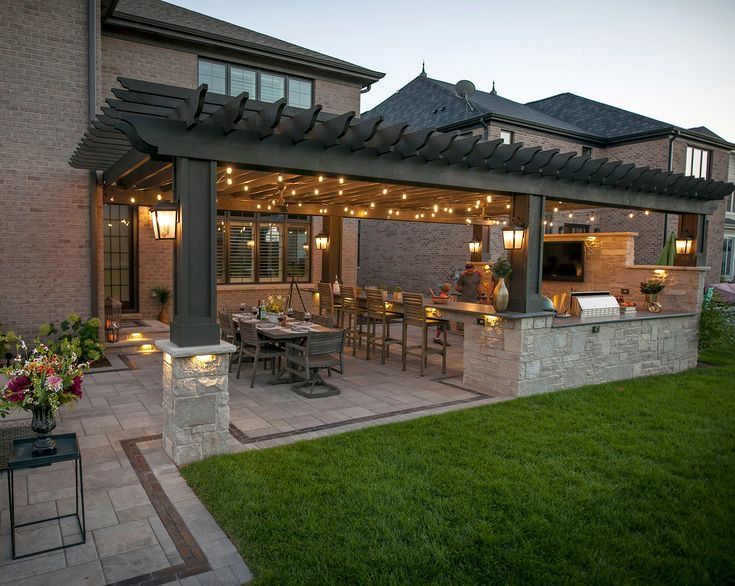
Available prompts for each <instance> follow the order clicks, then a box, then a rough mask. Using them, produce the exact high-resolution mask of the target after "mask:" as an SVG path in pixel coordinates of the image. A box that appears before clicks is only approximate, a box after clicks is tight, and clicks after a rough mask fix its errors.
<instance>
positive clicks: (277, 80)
mask: <svg viewBox="0 0 735 586" xmlns="http://www.w3.org/2000/svg"><path fill="white" fill-rule="evenodd" d="M199 83H200V84H202V83H206V84H207V86H208V87H209V90H210V91H212V92H214V93H217V94H226V95H228V96H236V95H238V94H240V93H242V92H248V95H249V96H250V98H251V99H254V100H261V101H263V102H275V101H276V100H280V99H281V98H286V101H287V103H288V105H289V106H295V107H296V108H310V107H311V105H312V103H313V99H312V94H313V83H312V81H311V80H309V79H302V78H299V77H292V76H290V75H284V74H280V73H273V72H270V71H262V70H260V69H254V68H250V67H243V66H241V65H235V64H234V63H223V62H222V61H210V60H209V59H199Z"/></svg>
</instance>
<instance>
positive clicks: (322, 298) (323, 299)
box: [317, 283, 334, 313]
mask: <svg viewBox="0 0 735 586" xmlns="http://www.w3.org/2000/svg"><path fill="white" fill-rule="evenodd" d="M317 291H319V313H321V312H322V310H323V309H324V310H326V311H328V312H329V313H331V312H333V311H334V294H333V293H332V285H330V284H329V283H317Z"/></svg>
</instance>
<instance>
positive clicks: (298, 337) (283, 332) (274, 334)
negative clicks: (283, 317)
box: [232, 313, 336, 385]
mask: <svg viewBox="0 0 735 586" xmlns="http://www.w3.org/2000/svg"><path fill="white" fill-rule="evenodd" d="M232 318H233V320H234V322H235V324H236V325H238V326H239V322H240V321H241V320H242V321H245V322H250V323H255V324H256V325H255V327H256V329H257V330H258V335H259V336H261V337H263V338H268V339H269V340H271V341H273V342H277V343H281V344H286V343H289V342H291V343H302V342H303V341H304V340H305V338H306V337H307V336H308V335H309V332H334V331H336V330H335V328H330V327H327V326H323V325H320V324H315V323H310V324H309V325H308V328H309V329H308V331H304V330H303V329H302V328H303V326H304V325H305V323H306V322H304V321H301V320H294V319H291V318H289V319H288V320H287V321H286V324H284V325H280V324H274V323H272V322H270V321H267V320H261V319H257V318H255V317H254V316H253V315H252V314H251V313H233V314H232ZM293 326H297V327H298V326H302V328H298V329H296V330H294V328H293ZM279 362H280V361H279ZM285 374H286V365H285V362H284V364H283V365H280V364H279V367H278V370H277V372H276V375H275V376H274V377H272V378H271V379H269V380H267V381H266V382H267V384H269V385H280V384H283V383H285V382H287V381H286V380H284V376H285Z"/></svg>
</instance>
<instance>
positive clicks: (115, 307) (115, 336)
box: [105, 297, 122, 343]
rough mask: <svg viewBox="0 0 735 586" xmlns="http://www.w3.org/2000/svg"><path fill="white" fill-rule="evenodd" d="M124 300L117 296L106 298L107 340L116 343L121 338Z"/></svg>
mask: <svg viewBox="0 0 735 586" xmlns="http://www.w3.org/2000/svg"><path fill="white" fill-rule="evenodd" d="M121 323H122V302H121V301H120V300H119V299H116V298H115V297H108V298H107V299H105V341H106V342H110V343H114V342H117V341H118V340H119V339H120V325H121Z"/></svg>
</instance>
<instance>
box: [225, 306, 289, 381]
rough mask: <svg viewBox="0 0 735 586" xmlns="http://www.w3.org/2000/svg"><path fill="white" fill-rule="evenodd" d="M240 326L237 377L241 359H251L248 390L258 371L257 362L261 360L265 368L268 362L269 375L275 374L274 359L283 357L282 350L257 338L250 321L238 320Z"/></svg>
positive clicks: (238, 376)
mask: <svg viewBox="0 0 735 586" xmlns="http://www.w3.org/2000/svg"><path fill="white" fill-rule="evenodd" d="M238 324H239V326H240V340H241V343H240V351H239V352H238V356H237V375H236V377H235V378H240V369H241V368H242V359H243V357H248V358H252V359H253V372H252V374H251V376H250V388H251V389H252V388H253V387H254V386H255V373H256V371H257V370H258V360H262V361H263V363H264V366H265V363H266V361H268V360H270V361H271V362H272V364H271V373H272V374H273V375H275V374H276V359H278V358H281V357H282V356H283V355H284V353H285V352H284V349H283V348H281V347H279V346H277V345H275V344H272V343H269V342H267V341H266V340H263V339H262V338H260V336H258V328H256V327H255V324H254V323H253V322H251V321H245V320H238Z"/></svg>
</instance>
